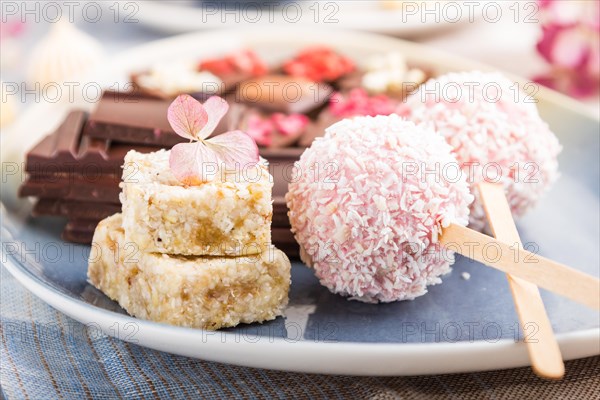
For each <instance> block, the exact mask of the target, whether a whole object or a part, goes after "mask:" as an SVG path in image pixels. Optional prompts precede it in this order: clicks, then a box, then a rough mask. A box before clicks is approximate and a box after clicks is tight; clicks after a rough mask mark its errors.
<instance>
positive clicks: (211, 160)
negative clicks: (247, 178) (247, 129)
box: [167, 94, 259, 185]
mask: <svg viewBox="0 0 600 400" xmlns="http://www.w3.org/2000/svg"><path fill="white" fill-rule="evenodd" d="M228 110H229V104H227V102H226V101H225V100H224V99H222V98H220V97H218V96H213V97H211V98H209V99H208V100H206V102H205V103H204V104H202V103H200V102H199V101H198V100H196V99H194V98H193V97H192V96H190V95H187V94H184V95H180V96H178V97H177V98H176V99H175V100H174V101H173V103H171V105H170V106H169V110H168V111H167V118H168V120H169V124H170V125H171V127H172V128H173V130H174V131H175V133H177V134H178V135H179V136H181V137H183V138H186V139H189V140H190V142H189V143H180V144H177V145H175V146H174V147H173V149H172V150H171V155H170V157H169V166H170V168H171V171H172V172H173V174H174V175H175V177H176V178H177V179H179V180H180V181H181V182H182V183H184V184H186V185H196V184H199V183H202V182H207V181H208V180H210V178H209V177H213V176H214V174H213V173H212V172H214V171H210V170H208V169H207V168H206V167H207V165H208V164H212V165H214V166H217V167H219V168H220V167H225V168H227V169H234V168H243V167H245V166H247V165H253V164H256V163H257V162H258V158H259V157H258V146H257V145H256V143H255V142H254V140H253V139H252V138H251V137H250V136H248V135H247V134H246V133H244V132H242V131H231V132H226V133H223V134H221V135H218V136H215V137H213V138H210V139H208V137H209V136H210V135H211V134H212V133H213V131H214V130H215V128H216V127H217V125H218V124H219V121H221V119H222V118H223V116H225V114H226V113H227V111H228Z"/></svg>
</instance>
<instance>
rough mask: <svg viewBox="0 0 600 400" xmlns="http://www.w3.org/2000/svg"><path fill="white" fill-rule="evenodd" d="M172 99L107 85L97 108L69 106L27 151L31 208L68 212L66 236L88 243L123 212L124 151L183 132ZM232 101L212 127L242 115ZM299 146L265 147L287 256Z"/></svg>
mask: <svg viewBox="0 0 600 400" xmlns="http://www.w3.org/2000/svg"><path fill="white" fill-rule="evenodd" d="M169 104H170V101H169V100H165V99H159V98H153V97H148V96H143V95H138V94H131V93H116V92H106V93H104V94H103V96H102V98H101V100H100V101H99V103H98V105H97V106H96V109H95V110H94V111H93V112H92V113H91V115H89V116H88V115H87V113H85V112H83V111H72V112H71V113H69V115H68V116H67V118H66V119H65V120H64V122H63V123H62V124H61V125H60V127H59V128H58V129H57V130H56V131H55V132H53V133H52V134H50V135H49V136H47V137H45V138H44V139H43V140H42V141H41V142H40V143H38V144H37V145H36V146H35V147H34V148H33V149H31V150H30V152H29V153H28V155H27V162H26V172H27V174H28V178H27V180H26V181H25V182H24V183H23V185H22V186H21V188H20V195H21V196H23V197H27V196H32V197H37V198H38V201H37V203H36V204H35V206H34V209H33V214H34V215H58V216H64V217H66V218H67V219H68V223H67V225H66V227H65V229H64V231H63V239H65V240H68V241H71V242H76V243H85V244H88V243H90V242H91V241H92V236H93V234H94V229H95V228H96V225H97V224H98V222H99V221H100V220H102V219H103V218H106V217H108V216H109V215H113V214H114V213H116V212H118V211H120V209H121V203H120V200H119V193H120V188H119V182H120V180H121V179H120V177H121V174H122V165H123V162H124V158H125V154H127V152H128V151H129V150H131V149H134V150H137V151H138V152H140V153H148V152H152V151H156V150H158V149H161V148H163V147H171V146H172V145H174V144H176V143H178V142H180V141H181V140H182V139H181V137H180V136H178V135H176V134H175V132H173V130H172V129H171V127H170V125H169V123H168V121H167V119H166V114H167V109H168V106H169ZM241 108H242V106H241V105H237V106H232V107H231V109H230V111H229V113H228V114H227V115H226V116H225V118H224V119H223V120H222V121H221V124H220V126H219V127H217V129H216V130H215V133H217V134H218V133H220V132H224V131H226V130H228V129H232V128H233V127H236V123H237V122H236V121H238V120H239V119H240V118H241V117H240V116H241V115H243V112H241ZM300 153H301V149H298V148H285V149H262V150H261V154H262V155H263V157H265V158H266V159H268V160H269V161H270V166H269V167H270V169H271V172H272V174H273V177H274V183H275V185H274V196H273V198H274V204H273V206H274V215H273V227H272V230H273V237H274V244H275V245H277V246H278V247H280V248H281V249H282V250H284V251H285V252H286V254H288V255H290V256H295V255H297V254H298V246H297V244H296V242H295V240H294V238H293V236H292V234H291V232H290V225H289V220H288V218H287V208H286V206H285V201H284V200H283V196H284V195H285V193H286V191H287V182H288V181H289V179H290V176H291V166H292V165H293V163H294V161H295V160H297V159H298V158H299V156H300Z"/></svg>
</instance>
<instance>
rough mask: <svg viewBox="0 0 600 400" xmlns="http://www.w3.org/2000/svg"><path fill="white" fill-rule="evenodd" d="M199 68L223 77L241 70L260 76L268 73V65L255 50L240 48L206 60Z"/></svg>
mask: <svg viewBox="0 0 600 400" xmlns="http://www.w3.org/2000/svg"><path fill="white" fill-rule="evenodd" d="M198 70H200V71H208V72H211V73H213V74H215V75H217V76H221V77H224V76H228V75H231V74H234V73H239V72H242V73H249V74H251V75H252V76H260V75H264V74H266V73H267V71H268V67H267V65H266V64H265V63H264V61H262V60H261V59H260V57H258V55H257V54H256V53H255V52H254V51H252V50H240V51H236V52H235V53H232V54H229V55H227V56H225V57H222V58H212V59H207V60H204V61H202V62H200V64H199V65H198Z"/></svg>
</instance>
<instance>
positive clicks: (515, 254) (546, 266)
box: [439, 224, 600, 310]
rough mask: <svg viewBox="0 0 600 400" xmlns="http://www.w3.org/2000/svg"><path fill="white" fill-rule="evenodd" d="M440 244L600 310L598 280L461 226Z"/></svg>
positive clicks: (448, 231) (448, 230)
mask: <svg viewBox="0 0 600 400" xmlns="http://www.w3.org/2000/svg"><path fill="white" fill-rule="evenodd" d="M439 241H440V243H441V244H442V245H443V246H444V247H446V248H448V249H450V250H453V251H455V252H457V253H459V254H462V255H463V256H465V257H468V258H470V259H473V260H476V261H479V262H480V263H482V264H485V265H487V266H488V267H492V268H496V269H498V270H500V271H502V272H505V273H507V274H510V275H513V276H516V277H518V278H522V279H524V280H526V281H528V282H531V283H533V284H535V285H537V286H539V287H542V288H544V289H546V290H549V291H551V292H554V293H557V294H560V295H561V296H564V297H567V298H569V299H571V300H575V301H577V302H579V303H581V304H585V305H586V306H588V307H591V308H593V309H596V310H600V280H598V278H595V277H593V276H591V275H587V274H585V273H583V272H581V271H578V270H576V269H573V268H570V267H567V266H566V265H563V264H561V263H558V262H556V261H552V260H549V259H547V258H545V257H542V256H539V255H537V254H534V253H531V252H529V251H527V250H524V249H523V248H522V247H520V246H511V245H509V244H506V243H505V242H504V241H500V240H498V239H495V238H492V237H490V236H487V235H484V234H483V233H479V232H477V231H474V230H472V229H469V228H467V227H464V226H461V225H455V224H451V225H450V226H449V227H447V228H445V229H444V230H443V232H442V235H441V236H440V237H439Z"/></svg>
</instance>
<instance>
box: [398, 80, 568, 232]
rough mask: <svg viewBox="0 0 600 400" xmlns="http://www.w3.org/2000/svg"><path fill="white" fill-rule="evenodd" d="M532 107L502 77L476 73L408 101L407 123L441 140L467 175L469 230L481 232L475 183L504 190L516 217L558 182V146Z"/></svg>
mask: <svg viewBox="0 0 600 400" xmlns="http://www.w3.org/2000/svg"><path fill="white" fill-rule="evenodd" d="M534 101H535V100H534V99H532V98H530V97H528V96H527V94H525V93H524V92H523V91H521V90H520V89H518V88H517V86H516V84H515V83H513V82H511V81H509V80H508V79H506V78H505V77H503V76H502V75H501V74H498V73H483V72H477V71H475V72H465V73H450V74H447V75H443V76H440V77H438V78H437V79H430V80H429V81H427V82H426V83H425V84H424V85H422V86H421V87H420V88H419V90H418V91H417V92H415V93H414V94H413V95H411V96H409V97H408V99H407V104H406V106H407V108H408V114H407V116H408V118H409V119H411V120H413V121H414V122H416V123H424V124H426V125H428V126H429V127H433V128H434V129H435V130H436V131H437V132H438V133H440V134H441V135H442V136H444V138H446V140H447V141H448V143H449V144H450V145H451V146H452V147H453V152H454V154H455V155H456V158H457V160H458V161H459V163H460V164H461V166H462V168H463V170H464V171H465V172H466V173H467V174H468V180H469V181H470V182H471V184H472V192H473V194H474V195H475V201H474V202H473V204H472V206H471V216H470V224H471V227H472V228H473V229H477V230H482V229H483V228H484V227H485V212H484V209H483V205H482V203H481V200H480V198H479V193H478V191H477V190H475V185H476V184H477V183H479V182H482V181H484V180H485V181H491V182H497V183H501V184H502V185H504V187H505V189H506V192H507V198H508V202H509V204H510V206H511V209H512V212H513V214H514V215H515V216H521V215H523V214H524V213H525V212H526V211H527V210H528V209H529V208H530V207H532V206H533V205H535V204H536V203H537V201H538V200H539V199H540V197H541V196H542V195H543V194H544V192H546V191H547V190H548V189H549V188H550V186H551V185H552V184H553V183H554V182H555V181H556V179H557V177H558V162H557V156H558V154H559V153H560V151H561V146H560V144H559V142H558V139H557V138H556V136H555V135H554V134H553V133H552V132H551V131H550V129H549V127H548V125H547V124H546V123H545V122H544V121H542V119H541V118H540V116H539V114H538V111H537V107H536V106H535V103H534Z"/></svg>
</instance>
